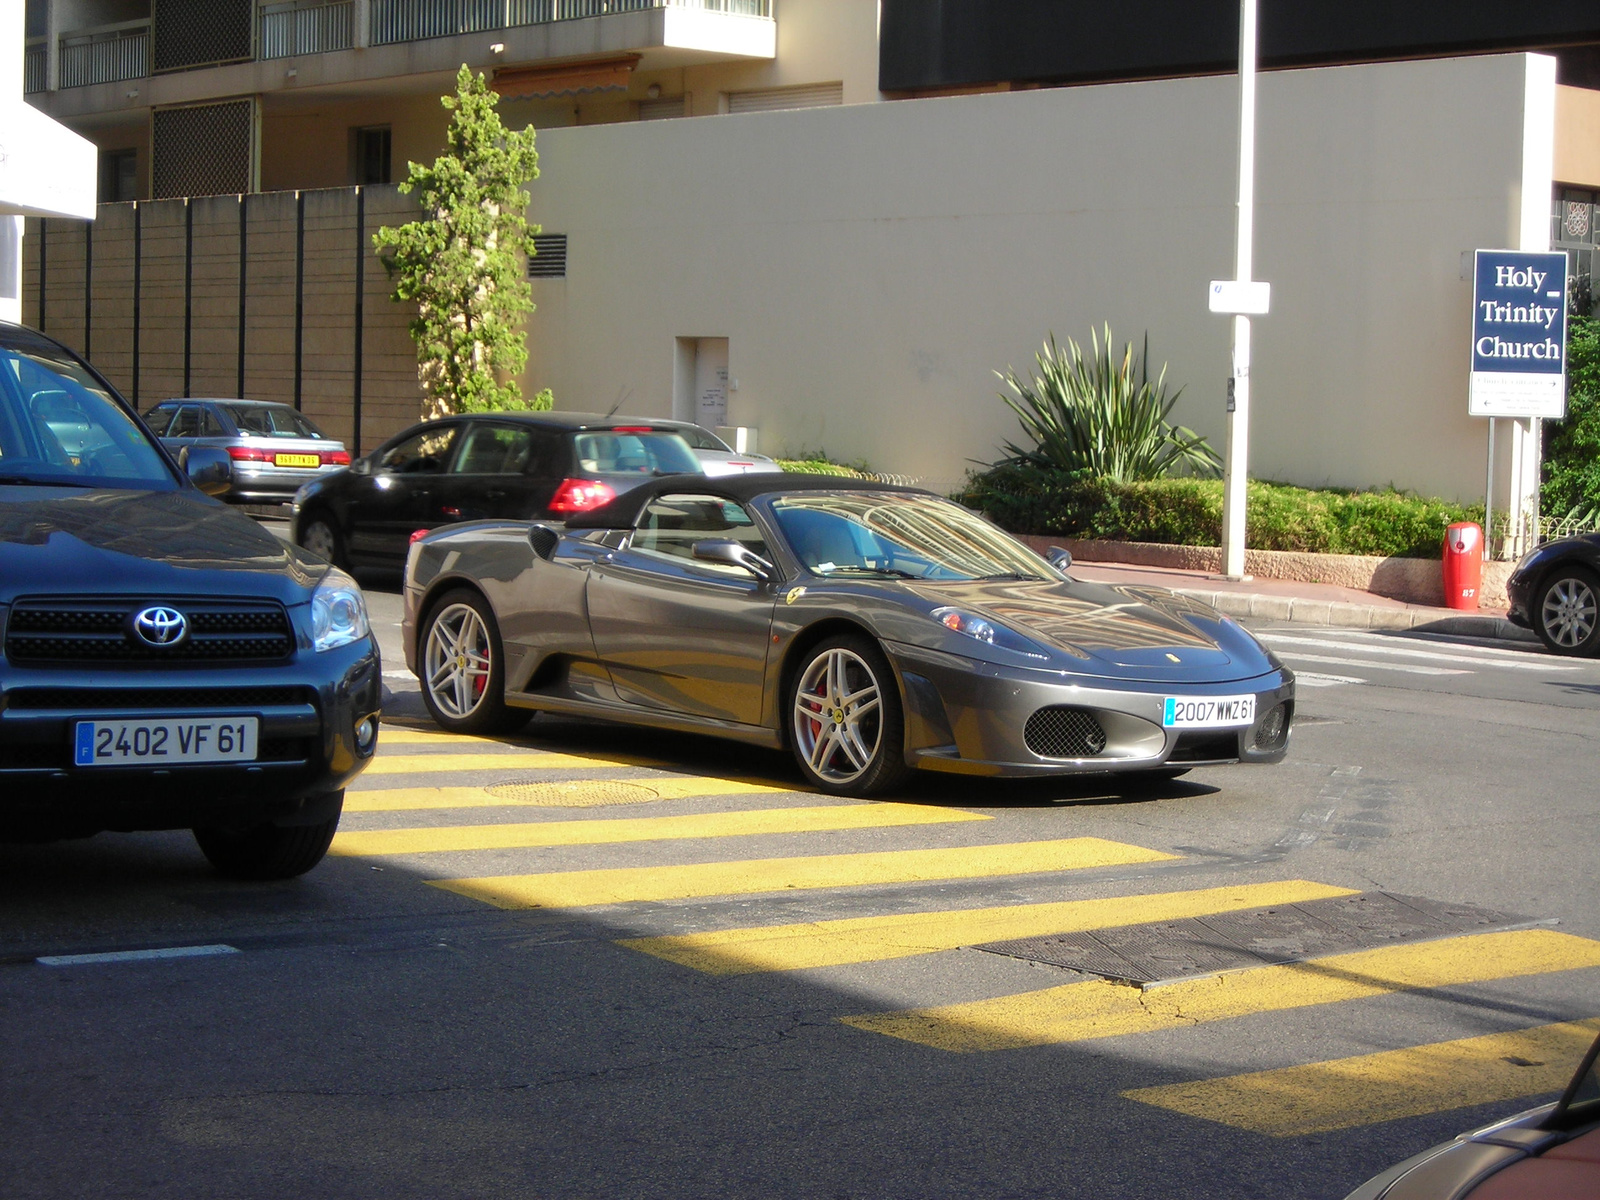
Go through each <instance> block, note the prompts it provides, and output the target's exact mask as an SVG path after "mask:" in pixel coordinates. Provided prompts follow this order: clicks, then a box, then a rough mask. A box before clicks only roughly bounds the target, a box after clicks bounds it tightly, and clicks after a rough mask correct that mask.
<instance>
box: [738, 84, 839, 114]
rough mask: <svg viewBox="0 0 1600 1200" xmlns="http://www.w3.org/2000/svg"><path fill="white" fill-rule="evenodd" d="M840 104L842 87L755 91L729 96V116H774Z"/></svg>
mask: <svg viewBox="0 0 1600 1200" xmlns="http://www.w3.org/2000/svg"><path fill="white" fill-rule="evenodd" d="M843 103H844V84H843V83H814V84H810V85H808V86H806V87H784V88H759V89H757V90H755V91H750V92H729V93H728V111H729V112H730V113H752V112H777V111H779V110H781V109H786V108H829V107H832V106H833V105H835V104H843Z"/></svg>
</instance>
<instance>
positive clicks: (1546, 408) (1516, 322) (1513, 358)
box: [1467, 250, 1567, 417]
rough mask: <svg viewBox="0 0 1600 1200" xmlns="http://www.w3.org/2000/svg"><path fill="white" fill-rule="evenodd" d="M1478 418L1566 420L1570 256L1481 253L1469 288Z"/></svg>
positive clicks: (1473, 407) (1470, 408)
mask: <svg viewBox="0 0 1600 1200" xmlns="http://www.w3.org/2000/svg"><path fill="white" fill-rule="evenodd" d="M1467 412H1468V413H1469V414H1470V415H1472V416H1474V417H1564V416H1566V414H1567V256H1566V255H1565V254H1562V253H1561V252H1559V251H1557V252H1555V253H1550V254H1546V253H1537V252H1533V251H1519V250H1479V251H1478V253H1477V268H1476V270H1475V271H1474V273H1473V287H1472V379H1471V383H1470V385H1469V387H1468V390H1467Z"/></svg>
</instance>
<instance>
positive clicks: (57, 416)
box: [0, 331, 177, 489]
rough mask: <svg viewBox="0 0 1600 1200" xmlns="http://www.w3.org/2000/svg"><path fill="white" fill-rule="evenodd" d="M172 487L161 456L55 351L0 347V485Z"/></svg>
mask: <svg viewBox="0 0 1600 1200" xmlns="http://www.w3.org/2000/svg"><path fill="white" fill-rule="evenodd" d="M15 484H42V485H45V486H50V487H94V488H102V487H110V488H163V489H168V488H173V487H175V486H177V480H176V479H174V478H173V475H172V472H171V470H170V469H169V468H168V466H167V463H166V460H165V459H164V458H162V456H161V453H160V451H158V450H157V449H156V448H155V446H153V445H152V444H151V443H150V441H149V439H148V438H147V437H146V436H145V433H144V431H143V430H142V429H140V428H139V425H138V424H137V422H136V421H135V420H134V419H133V417H132V416H130V415H129V414H128V412H127V410H125V409H124V408H123V407H122V406H121V405H120V404H118V403H117V402H116V401H115V400H114V399H113V398H112V397H111V394H110V393H109V392H108V391H107V390H106V388H105V385H104V384H103V383H101V382H100V381H99V380H98V379H96V378H95V377H94V375H93V374H92V373H90V372H89V371H88V370H86V369H85V368H84V367H83V365H82V364H80V363H78V362H76V361H75V360H73V359H72V358H71V357H70V356H69V355H67V354H66V353H65V352H63V351H62V350H61V349H60V348H59V347H57V346H55V345H53V344H51V343H50V342H47V341H45V340H44V339H42V338H40V339H34V338H31V337H28V336H26V335H25V334H24V333H22V332H21V331H15V332H12V333H9V334H8V335H7V336H6V337H5V339H4V340H0V485H15Z"/></svg>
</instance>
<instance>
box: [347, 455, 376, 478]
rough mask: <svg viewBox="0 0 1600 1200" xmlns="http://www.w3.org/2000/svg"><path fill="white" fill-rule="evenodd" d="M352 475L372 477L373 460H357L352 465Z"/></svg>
mask: <svg viewBox="0 0 1600 1200" xmlns="http://www.w3.org/2000/svg"><path fill="white" fill-rule="evenodd" d="M350 473H351V474H352V475H371V474H372V460H371V459H370V458H364V457H363V458H358V459H356V460H355V461H353V462H352V463H351V464H350Z"/></svg>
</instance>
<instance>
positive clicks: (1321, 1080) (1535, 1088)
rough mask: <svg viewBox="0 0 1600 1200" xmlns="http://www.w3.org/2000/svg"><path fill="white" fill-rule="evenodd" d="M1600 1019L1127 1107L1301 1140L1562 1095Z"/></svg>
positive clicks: (1183, 1091)
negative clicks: (1543, 1095) (1549, 1094)
mask: <svg viewBox="0 0 1600 1200" xmlns="http://www.w3.org/2000/svg"><path fill="white" fill-rule="evenodd" d="M1597 1030H1600V1017H1597V1018H1592V1019H1590V1020H1587V1021H1570V1022H1566V1023H1563V1024H1560V1025H1541V1026H1539V1027H1538V1028H1536V1029H1519V1030H1516V1031H1514V1032H1511V1033H1491V1034H1487V1035H1484V1036H1482V1037H1471V1038H1461V1039H1460V1040H1458V1041H1453V1042H1435V1043H1433V1044H1432V1045H1428V1046H1412V1047H1409V1048H1407V1049H1404V1050H1385V1051H1381V1052H1379V1053H1377V1054H1362V1055H1358V1056H1356V1057H1354V1058H1341V1059H1335V1060H1333V1061H1331V1062H1320V1063H1311V1064H1309V1065H1307V1066H1302V1067H1285V1068H1283V1069H1281V1070H1277V1071H1257V1072H1254V1073H1252V1074H1248V1075H1231V1076H1227V1077H1225V1078H1222V1079H1204V1080H1200V1081H1198V1082H1195V1083H1175V1084H1167V1085H1165V1086H1162V1087H1148V1088H1135V1089H1134V1090H1132V1091H1128V1092H1123V1093H1122V1094H1123V1095H1124V1096H1126V1097H1127V1098H1128V1099H1130V1100H1138V1101H1141V1102H1143V1103H1145V1104H1154V1105H1158V1106H1159V1107H1161V1108H1166V1109H1170V1110H1172V1111H1173V1112H1180V1113H1183V1114H1185V1115H1187V1116H1191V1117H1204V1118H1205V1119H1206V1120H1208V1121H1217V1122H1220V1123H1221V1124H1224V1125H1231V1126H1233V1127H1234V1128H1236V1129H1248V1130H1251V1131H1252V1132H1254V1133H1265V1134H1270V1135H1272V1136H1273V1137H1300V1136H1303V1135H1305V1134H1310V1133H1328V1132H1330V1131H1332V1130H1335V1129H1352V1128H1354V1127H1355V1126H1357V1125H1374V1124H1376V1123H1377V1122H1379V1121H1394V1120H1398V1119H1399V1118H1401V1117H1418V1116H1423V1115H1425V1114H1427V1113H1436V1112H1444V1111H1446V1110H1448V1109H1452V1108H1467V1107H1469V1106H1472V1105H1477V1104H1491V1103H1497V1102H1503V1101H1507V1100H1520V1099H1523V1098H1525V1097H1528V1096H1537V1095H1540V1094H1541V1093H1545V1092H1554V1091H1559V1090H1560V1089H1561V1088H1562V1087H1564V1086H1565V1085H1566V1083H1567V1080H1568V1079H1570V1078H1571V1077H1572V1072H1573V1071H1574V1070H1575V1069H1576V1068H1577V1065H1578V1060H1579V1059H1581V1058H1582V1057H1583V1052H1584V1051H1585V1050H1587V1049H1588V1048H1589V1044H1590V1043H1591V1042H1593V1041H1594V1037H1595V1032H1596V1031H1597Z"/></svg>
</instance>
